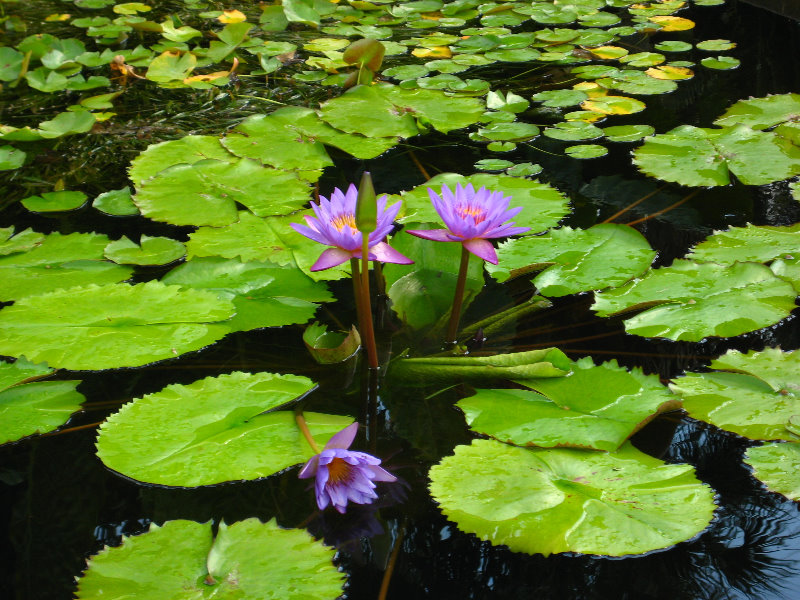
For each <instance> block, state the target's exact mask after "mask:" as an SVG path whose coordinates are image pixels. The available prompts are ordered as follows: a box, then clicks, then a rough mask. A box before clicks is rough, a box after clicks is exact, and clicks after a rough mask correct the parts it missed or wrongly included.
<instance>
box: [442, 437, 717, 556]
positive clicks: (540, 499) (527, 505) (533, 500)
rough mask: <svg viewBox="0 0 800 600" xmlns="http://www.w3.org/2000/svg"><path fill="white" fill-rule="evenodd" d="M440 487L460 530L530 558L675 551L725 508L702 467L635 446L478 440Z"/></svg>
mask: <svg viewBox="0 0 800 600" xmlns="http://www.w3.org/2000/svg"><path fill="white" fill-rule="evenodd" d="M430 479H431V485H430V490H431V495H432V496H433V498H434V500H436V501H437V502H438V503H439V506H440V508H441V510H442V512H443V513H444V514H445V516H447V518H448V519H450V520H451V521H454V522H455V523H456V524H457V525H458V527H459V529H462V530H463V531H467V532H470V533H474V534H476V535H477V536H478V537H480V538H481V539H483V540H488V541H490V542H491V543H493V544H504V545H506V546H508V547H509V549H511V550H513V551H515V552H527V553H529V554H537V553H538V554H544V555H549V554H552V553H560V552H581V553H584V554H600V555H607V556H624V555H628V554H641V553H644V552H649V551H651V550H657V549H662V548H668V547H670V546H672V545H674V544H676V543H678V542H681V541H684V540H688V539H691V538H692V537H694V536H696V535H697V534H699V533H700V532H701V531H703V529H705V528H706V526H707V525H708V524H709V522H710V521H711V518H712V516H713V513H714V508H715V506H714V500H713V492H712V490H711V489H710V488H709V487H708V486H706V485H704V484H702V483H700V482H699V481H697V479H696V478H695V476H694V469H692V467H690V466H689V465H668V464H665V463H663V462H662V461H660V460H658V459H656V458H653V457H650V456H648V455H646V454H644V453H642V452H640V451H638V450H636V448H634V447H633V446H632V445H630V443H628V444H625V445H623V446H622V447H621V448H620V449H619V450H618V451H617V452H615V453H613V454H612V453H605V452H588V451H585V450H576V449H573V448H556V449H532V448H519V447H516V446H510V445H507V444H503V443H500V442H497V441H494V440H474V441H473V442H472V444H471V445H469V446H456V449H455V454H454V455H453V456H448V457H446V458H444V459H443V460H442V461H441V462H440V463H439V464H438V465H435V466H434V467H433V468H432V469H431V470H430Z"/></svg>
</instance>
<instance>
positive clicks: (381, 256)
mask: <svg viewBox="0 0 800 600" xmlns="http://www.w3.org/2000/svg"><path fill="white" fill-rule="evenodd" d="M357 198H358V189H357V188H356V186H354V185H353V184H350V187H349V188H347V193H343V192H342V190H340V189H339V188H335V189H334V190H333V193H332V194H331V199H330V200H328V199H327V198H325V197H324V196H320V198H319V204H314V203H313V202H312V203H311V208H312V209H313V210H314V215H315V216H314V217H312V216H311V215H306V216H305V220H306V223H307V224H308V225H298V224H297V223H291V226H292V227H293V228H294V230H295V231H297V233H299V234H301V235H304V236H306V237H307V238H309V239H312V240H314V241H315V242H319V243H320V244H325V245H326V246H333V248H328V249H327V250H325V251H324V252H323V253H322V254H321V255H320V257H319V258H318V259H317V262H315V263H314V264H313V265H312V267H311V270H312V271H322V270H324V269H330V268H331V267H335V266H336V265H340V264H342V263H343V262H345V261H347V260H350V259H351V258H361V242H362V235H361V232H360V231H359V230H358V228H357V227H356V218H355V213H356V200H357ZM399 210H400V203H399V202H397V203H395V204H393V205H392V206H390V207H389V208H386V195H383V196H381V197H380V198H378V223H377V227H376V228H375V231H373V232H372V233H370V234H369V260H377V261H380V262H388V263H397V264H400V265H408V264H411V263H413V262H414V261H413V260H411V259H409V258H407V257H405V256H403V255H402V254H400V253H399V252H398V251H397V250H394V249H393V248H392V247H391V246H389V244H387V243H386V242H384V241H383V239H384V238H385V237H386V236H387V235H389V233H390V232H391V231H392V221H394V219H395V217H396V216H397V212H398V211H399Z"/></svg>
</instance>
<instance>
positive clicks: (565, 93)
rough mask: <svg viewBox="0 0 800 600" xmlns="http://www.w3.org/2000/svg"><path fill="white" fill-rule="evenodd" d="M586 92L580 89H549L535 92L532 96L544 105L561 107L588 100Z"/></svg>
mask: <svg viewBox="0 0 800 600" xmlns="http://www.w3.org/2000/svg"><path fill="white" fill-rule="evenodd" d="M588 97H589V96H587V94H586V92H582V91H580V90H548V91H546V92H539V93H538V94H534V95H533V96H532V97H531V98H532V99H533V100H535V101H536V102H541V103H542V104H543V105H544V106H551V107H554V108H560V107H562V106H575V105H577V104H580V103H581V102H583V101H584V100H586V99H587V98H588Z"/></svg>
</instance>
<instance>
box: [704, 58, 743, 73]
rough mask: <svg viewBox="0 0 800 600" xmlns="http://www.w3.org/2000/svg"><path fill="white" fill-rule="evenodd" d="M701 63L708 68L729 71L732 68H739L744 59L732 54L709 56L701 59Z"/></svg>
mask: <svg viewBox="0 0 800 600" xmlns="http://www.w3.org/2000/svg"><path fill="white" fill-rule="evenodd" d="M700 64H701V65H703V66H704V67H706V68H707V69H714V70H716V71H729V70H730V69H735V68H737V67H738V66H739V65H740V64H742V61H740V60H739V59H738V58H734V57H732V56H717V57H716V58H712V57H708V58H704V59H703V60H701V61H700Z"/></svg>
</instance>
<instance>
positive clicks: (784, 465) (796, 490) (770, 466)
mask: <svg viewBox="0 0 800 600" xmlns="http://www.w3.org/2000/svg"><path fill="white" fill-rule="evenodd" d="M744 462H745V463H747V464H748V465H750V466H751V467H753V477H755V478H756V479H758V480H759V481H762V482H763V483H764V485H766V486H767V489H768V490H770V491H772V492H777V493H779V494H783V495H784V496H786V497H787V498H789V499H790V500H795V501H798V500H800V443H797V442H794V443H788V444H781V443H772V444H764V445H763V446H756V447H755V448H748V450H747V452H746V453H745V456H744Z"/></svg>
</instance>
